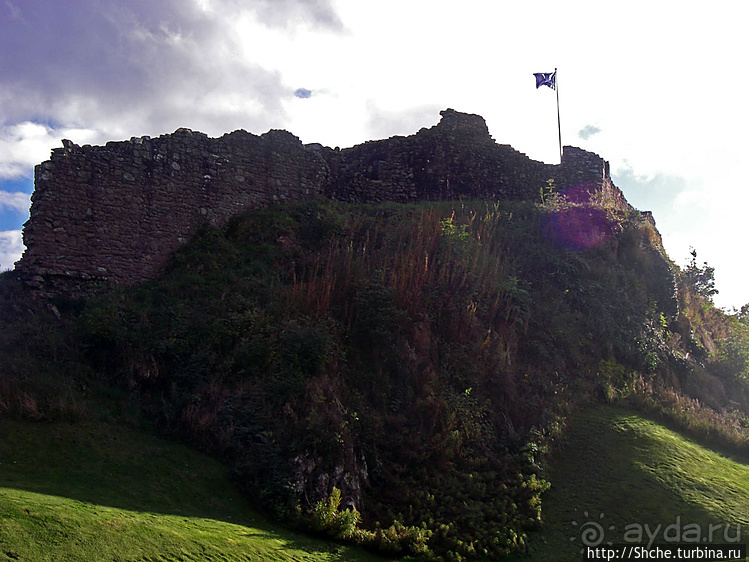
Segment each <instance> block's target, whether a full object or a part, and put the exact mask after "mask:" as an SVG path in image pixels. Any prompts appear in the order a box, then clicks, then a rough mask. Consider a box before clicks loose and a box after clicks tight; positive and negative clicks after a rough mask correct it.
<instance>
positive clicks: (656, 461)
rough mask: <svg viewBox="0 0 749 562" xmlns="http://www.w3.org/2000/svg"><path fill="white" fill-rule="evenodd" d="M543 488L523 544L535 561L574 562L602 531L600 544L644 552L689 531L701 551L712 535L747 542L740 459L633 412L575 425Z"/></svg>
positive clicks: (610, 410) (608, 413)
mask: <svg viewBox="0 0 749 562" xmlns="http://www.w3.org/2000/svg"><path fill="white" fill-rule="evenodd" d="M550 479H551V482H552V489H551V490H550V491H549V492H548V493H547V494H546V495H545V496H544V504H543V514H544V531H543V532H541V533H539V534H535V535H534V536H532V539H531V553H532V554H531V556H530V560H533V561H546V560H554V561H557V562H561V561H565V560H580V559H581V555H580V549H581V548H582V546H583V533H584V532H585V531H586V529H588V530H589V532H592V531H590V530H591V529H595V530H597V531H598V530H600V529H603V533H604V539H603V540H604V543H603V544H605V543H606V542H609V541H611V542H613V543H614V544H616V543H628V542H630V541H631V540H634V538H636V537H637V535H638V534H641V536H642V537H643V538H644V541H643V542H645V543H647V542H648V536H649V535H650V536H652V535H653V534H654V533H657V535H656V536H657V540H656V541H655V542H668V539H670V538H677V537H678V536H682V537H683V538H686V539H687V540H688V541H691V540H693V539H694V538H696V536H697V535H696V532H697V529H698V527H697V526H699V529H700V531H701V535H700V541H701V542H702V543H705V542H710V541H709V540H707V541H706V540H704V539H709V533H710V525H713V526H714V532H713V540H712V542H714V543H725V542H731V541H733V540H734V538H735V537H736V536H737V525H738V526H739V531H740V537H741V539H740V540H741V542H742V543H744V544H746V542H747V538H749V463H747V459H740V460H737V459H734V458H729V457H727V456H724V455H722V454H720V453H718V452H716V451H713V450H710V449H707V448H705V447H703V446H701V445H699V444H697V443H695V442H694V441H692V440H690V439H688V438H686V437H684V436H682V435H681V434H679V433H677V432H675V431H672V430H671V429H669V428H667V427H665V426H663V425H661V424H660V423H658V422H655V421H653V420H650V419H648V418H646V417H644V416H642V415H640V414H639V413H637V412H634V411H632V410H627V409H623V408H617V407H612V406H601V407H596V408H593V409H591V410H588V411H587V412H585V413H583V414H581V415H579V416H578V417H577V418H576V419H574V420H573V421H572V423H571V425H570V432H569V433H568V435H567V437H566V442H565V444H564V449H563V450H562V451H561V453H560V454H559V455H558V456H557V457H556V460H555V462H554V464H553V465H552V468H551V475H550ZM593 523H596V524H597V525H599V526H600V529H599V527H595V526H594V525H593ZM645 525H648V527H647V529H646V528H645ZM718 525H720V528H718V527H717V526H718ZM659 526H660V527H659ZM726 526H728V535H727V537H728V539H729V541H726V540H725V537H726V535H725V533H726ZM669 527H670V530H668V529H669ZM588 536H589V537H590V536H592V535H588ZM598 536H599V537H600V536H601V535H598ZM573 539H574V540H573ZM684 542H687V541H684Z"/></svg>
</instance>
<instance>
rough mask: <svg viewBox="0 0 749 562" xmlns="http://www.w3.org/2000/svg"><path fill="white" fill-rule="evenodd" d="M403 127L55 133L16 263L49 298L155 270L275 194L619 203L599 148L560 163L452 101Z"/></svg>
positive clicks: (129, 281)
mask: <svg viewBox="0 0 749 562" xmlns="http://www.w3.org/2000/svg"><path fill="white" fill-rule="evenodd" d="M441 115H442V119H441V121H440V122H439V124H437V125H435V126H433V127H431V128H429V129H421V130H420V131H419V132H418V133H416V134H414V135H411V136H407V137H392V138H389V139H386V140H379V141H371V142H367V143H364V144H361V145H358V146H354V147H352V148H347V149H344V150H339V149H335V150H334V149H331V148H327V147H323V146H321V145H319V144H309V145H303V144H302V143H301V141H300V140H299V139H298V138H297V137H295V136H294V135H292V134H291V133H288V132H286V131H278V130H271V131H269V132H267V133H265V134H263V135H260V136H257V135H253V134H251V133H248V132H246V131H235V132H233V133H230V134H226V135H224V136H222V137H220V138H209V137H207V136H206V135H204V134H203V133H198V132H193V131H190V130H189V129H178V130H177V131H175V132H174V133H172V134H170V135H162V136H160V137H158V138H154V139H151V138H149V137H141V138H132V139H130V141H123V142H109V143H107V144H106V146H89V145H86V146H77V145H75V144H73V143H72V142H70V141H67V140H64V141H63V148H58V149H54V150H53V151H52V155H51V158H50V160H48V161H46V162H44V163H42V164H40V165H39V166H37V167H36V169H35V191H34V194H33V196H32V199H31V200H32V205H31V216H30V219H29V221H28V222H27V223H26V224H25V225H24V231H23V237H24V242H25V244H26V251H25V253H24V255H23V257H22V259H21V260H20V261H19V262H18V263H17V264H16V270H17V271H18V272H19V273H20V274H21V275H22V276H23V277H24V278H25V279H26V280H27V282H28V283H29V284H31V285H32V286H34V287H36V288H37V289H38V290H41V291H42V292H44V293H47V294H54V293H58V292H65V293H68V294H73V295H76V294H85V293H87V292H90V290H91V289H92V288H93V287H96V286H101V285H109V284H114V285H133V284H137V283H140V282H143V281H145V280H148V279H151V278H153V277H155V276H156V275H158V273H159V272H160V271H161V269H162V268H163V266H164V265H165V263H166V261H167V259H168V257H169V255H170V254H171V253H172V252H174V251H175V250H176V249H177V248H179V247H180V246H181V245H182V244H184V243H185V242H186V241H187V240H188V239H189V238H190V237H191V236H192V235H193V234H194V233H195V232H196V230H197V229H198V228H199V227H200V226H201V225H204V224H209V225H213V226H216V227H218V228H221V227H223V226H224V225H225V224H226V223H227V221H228V220H229V219H230V218H231V217H233V216H235V215H237V214H239V213H242V212H244V211H248V210H252V209H257V208H261V207H265V206H268V205H271V204H273V203H276V202H283V201H290V200H298V199H305V198H315V197H320V196H327V197H332V198H335V199H340V200H344V201H352V202H373V201H401V202H407V201H418V200H449V199H461V198H462V199H478V198H481V199H494V200H498V199H499V200H501V199H524V198H535V197H538V193H539V188H540V187H541V186H544V185H546V182H547V180H549V179H553V180H554V182H555V186H556V187H557V189H558V190H559V191H565V190H568V191H569V192H570V193H573V192H574V193H575V194H576V195H575V196H576V197H580V196H582V197H584V198H590V197H591V196H593V195H597V196H598V197H603V198H604V199H606V200H608V201H609V202H610V203H612V204H614V205H616V206H618V207H622V208H629V205H628V204H627V203H626V201H625V200H624V197H623V195H622V193H621V192H620V191H619V189H618V188H616V186H614V185H613V183H612V182H611V178H610V175H609V167H608V163H607V162H605V161H604V160H603V159H602V158H600V157H599V156H597V155H596V154H593V153H590V152H586V151H584V150H581V149H579V148H574V147H570V146H567V147H564V156H563V161H562V163H561V164H560V165H550V164H544V163H542V162H537V161H535V160H531V159H530V158H528V157H527V156H526V155H525V154H522V153H520V152H518V151H516V150H514V149H513V148H512V147H510V146H509V145H500V144H497V143H495V142H494V140H493V139H492V138H491V136H490V135H489V131H488V128H487V126H486V123H485V121H484V119H483V118H482V117H480V116H478V115H469V114H465V113H459V112H457V111H454V110H452V109H448V110H445V111H442V112H441Z"/></svg>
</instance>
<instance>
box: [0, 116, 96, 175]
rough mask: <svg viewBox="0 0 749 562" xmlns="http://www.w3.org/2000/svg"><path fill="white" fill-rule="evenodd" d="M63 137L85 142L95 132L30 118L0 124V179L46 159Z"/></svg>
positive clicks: (94, 137)
mask: <svg viewBox="0 0 749 562" xmlns="http://www.w3.org/2000/svg"><path fill="white" fill-rule="evenodd" d="M63 138H68V139H70V140H72V141H73V142H76V143H78V144H84V143H87V142H92V139H96V138H97V135H96V133H95V132H94V131H92V130H88V129H71V128H60V129H53V128H52V127H49V126H47V125H43V124H40V123H34V122H32V121H23V122H21V123H16V124H14V125H9V126H4V127H0V179H7V178H14V177H18V176H22V175H25V174H28V173H29V169H30V168H33V167H34V165H36V164H39V163H40V162H43V161H44V160H48V159H49V155H50V151H51V150H52V148H55V147H59V146H60V139H63Z"/></svg>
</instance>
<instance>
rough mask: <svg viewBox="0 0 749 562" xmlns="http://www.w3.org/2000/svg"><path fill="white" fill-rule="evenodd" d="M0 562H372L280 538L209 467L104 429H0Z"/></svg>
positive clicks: (190, 454) (220, 471)
mask: <svg viewBox="0 0 749 562" xmlns="http://www.w3.org/2000/svg"><path fill="white" fill-rule="evenodd" d="M0 436H1V438H0V560H24V561H34V562H36V561H45V560H49V561H63V560H70V561H77V560H85V561H97V560H123V561H124V560H128V561H136V560H142V561H156V560H158V561H163V562H166V561H171V560H180V561H188V560H201V561H203V560H209V561H210V560H227V561H228V560H231V561H234V560H237V561H240V560H252V561H257V560H268V561H279V562H281V561H302V560H305V561H345V560H380V558H378V557H375V556H374V555H370V554H369V553H367V552H363V551H361V550H357V549H354V548H351V547H348V546H341V545H338V544H335V543H330V542H325V541H321V540H316V539H314V538H310V537H307V536H304V535H299V534H295V533H292V532H290V531H288V530H283V529H281V528H279V527H277V526H275V525H273V524H271V523H269V522H267V521H266V520H265V519H264V518H263V517H261V516H260V515H258V514H257V513H255V512H253V511H252V510H251V509H249V508H248V506H247V503H246V501H245V500H244V499H243V498H242V496H241V494H240V493H239V492H238V491H236V489H235V487H234V486H233V485H232V483H231V481H230V480H229V478H228V475H227V470H226V469H225V468H224V467H223V466H222V465H221V464H219V463H218V462H216V461H214V460H212V459H209V458H207V457H205V456H203V455H200V454H197V453H195V452H194V451H191V450H190V449H188V448H186V447H184V446H181V445H178V444H175V443H171V442H167V441H163V440H160V439H158V438H156V437H153V436H151V435H149V434H145V433H142V432H140V431H135V430H132V429H127V428H123V427H115V426H109V425H105V424H96V425H94V424H83V423H77V424H67V423H33V422H18V421H8V420H0Z"/></svg>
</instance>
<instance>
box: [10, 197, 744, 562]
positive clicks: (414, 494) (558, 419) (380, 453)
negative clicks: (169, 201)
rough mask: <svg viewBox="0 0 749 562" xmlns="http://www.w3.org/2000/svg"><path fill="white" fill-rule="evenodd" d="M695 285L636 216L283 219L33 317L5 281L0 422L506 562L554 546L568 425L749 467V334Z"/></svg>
mask: <svg viewBox="0 0 749 562" xmlns="http://www.w3.org/2000/svg"><path fill="white" fill-rule="evenodd" d="M692 273H694V274H695V275H694V276H692V277H690V276H684V275H681V273H680V272H679V270H678V268H677V267H676V266H675V265H674V264H673V263H672V262H671V261H670V260H669V259H668V257H667V256H665V254H664V252H663V249H662V247H661V246H660V238H659V236H658V233H657V231H656V230H655V228H654V226H653V224H652V222H650V221H649V220H648V218H647V217H646V216H643V215H641V214H640V213H638V212H636V211H623V210H621V209H617V208H611V207H606V206H605V205H597V204H590V203H574V202H570V201H566V200H564V199H563V198H560V197H557V196H554V195H553V194H551V195H549V194H546V195H545V197H544V199H543V202H530V201H526V202H506V203H496V202H486V201H476V202H439V203H423V204H418V205H397V204H381V205H365V206H362V205H349V204H342V203H337V202H332V201H326V200H320V201H308V202H299V203H295V204H291V205H284V206H278V207H275V208H271V209H265V210H261V211H257V212H254V213H250V214H247V215H244V216H241V217H237V218H236V219H235V220H233V221H232V222H231V224H230V225H229V226H228V228H226V229H225V230H222V231H219V230H216V229H212V228H206V229H204V230H203V231H201V232H200V233H199V234H198V235H197V236H196V237H195V239H194V240H193V241H192V242H191V243H189V244H187V245H186V246H184V247H183V248H182V249H181V250H180V251H178V252H177V253H176V254H175V255H174V256H173V258H172V261H171V263H170V265H169V267H168V268H167V270H166V271H165V272H164V274H163V275H162V276H161V277H160V278H159V279H157V280H154V281H153V282H150V283H147V284H145V285H143V286H139V287H133V288H129V289H116V290H112V291H109V292H106V293H103V294H101V295H98V296H96V297H92V298H90V299H86V300H82V301H76V302H72V301H66V300H65V299H57V300H56V301H54V302H42V303H38V302H37V303H34V302H29V300H28V298H27V295H26V293H25V291H24V288H23V286H22V285H21V284H20V283H19V282H18V281H16V280H14V279H13V276H12V274H8V275H5V276H3V278H2V283H0V293H1V296H2V298H0V307H2V312H3V314H2V316H1V317H2V319H3V320H2V321H3V323H4V328H5V330H3V331H2V332H0V353H2V354H3V359H4V360H3V362H2V368H3V370H4V375H5V376H4V377H2V378H1V379H0V412H4V413H5V414H6V415H12V416H15V417H26V418H32V419H37V420H45V419H56V420H60V419H63V420H72V421H80V420H84V421H86V420H102V419H103V420H107V421H109V422H112V423H115V422H116V423H122V422H127V423H129V424H135V425H141V426H147V427H151V428H154V429H155V430H156V431H158V432H161V433H164V434H167V435H170V436H172V437H173V438H176V439H179V440H182V441H183V442H185V443H188V444H190V445H191V446H193V447H197V448H200V449H202V450H204V451H206V452H209V453H210V454H212V455H214V456H217V457H219V458H221V459H223V461H224V462H226V463H227V464H228V465H229V466H230V467H231V469H232V475H233V478H234V479H235V481H236V482H237V483H238V484H239V485H240V486H241V488H242V490H243V492H244V493H245V495H246V497H248V498H249V499H250V501H251V502H252V503H253V505H255V506H257V507H259V508H262V509H263V510H265V511H266V512H267V513H270V514H272V515H274V516H275V517H277V518H279V519H281V520H284V521H286V522H294V523H297V524H304V525H307V527H308V528H310V529H312V530H314V531H315V532H317V533H322V534H328V535H332V536H334V537H337V538H339V539H346V540H349V541H353V542H357V543H360V544H363V545H367V546H369V547H371V548H375V549H378V550H380V551H382V552H385V553H388V554H393V555H403V554H413V555H417V554H418V555H420V554H425V555H433V556H442V557H444V558H446V559H456V560H459V559H465V558H475V557H480V556H490V557H498V556H501V555H504V554H508V553H512V552H522V551H523V550H524V549H525V548H526V547H527V537H528V533H529V532H532V531H534V530H535V529H538V528H539V527H540V526H542V524H543V519H544V515H543V513H544V510H543V501H544V499H543V497H544V496H543V494H544V492H545V490H546V489H547V488H548V487H549V482H548V481H547V473H546V472H545V470H544V466H545V464H546V463H547V462H548V460H549V452H550V451H551V450H554V447H555V443H556V440H557V439H558V438H559V437H560V436H561V435H563V434H564V431H565V427H566V424H567V419H568V418H569V417H570V416H571V415H574V413H575V412H576V411H578V410H579V409H580V408H584V407H586V406H588V405H590V404H593V403H626V404H629V405H631V406H635V407H637V408H639V409H641V410H642V411H646V412H648V413H649V414H650V415H655V416H660V419H665V420H669V423H672V424H674V425H675V426H678V427H680V428H681V429H683V430H686V431H689V432H691V434H693V435H694V436H696V437H697V438H698V439H700V440H702V441H703V442H706V443H711V444H713V445H715V444H720V446H722V447H729V448H732V449H733V450H735V451H745V450H747V449H749V447H748V445H749V433H747V427H749V417H747V412H749V392H748V391H747V389H748V388H749V387H748V386H747V382H746V381H747V378H746V377H747V371H748V370H747V364H749V352H748V351H747V350H749V345H747V342H749V331H747V327H746V324H745V323H744V321H745V320H746V318H744V317H742V316H739V315H736V316H729V315H726V314H724V313H722V312H720V311H716V310H715V309H714V308H712V307H711V305H710V302H709V294H708V293H705V294H700V291H699V290H696V289H695V287H696V285H695V283H694V282H693V280H694V279H698V280H699V282H700V285H699V287H697V288H698V289H699V288H700V287H702V288H708V289H709V279H707V281H708V283H707V284H706V283H705V281H706V278H705V276H704V275H703V273H705V272H704V271H702V270H699V268H697V266H696V265H695V271H692ZM690 279H691V280H692V281H690ZM551 484H552V485H554V481H553V480H552V481H551ZM552 494H553V493H552ZM549 497H553V495H551V496H549Z"/></svg>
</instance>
